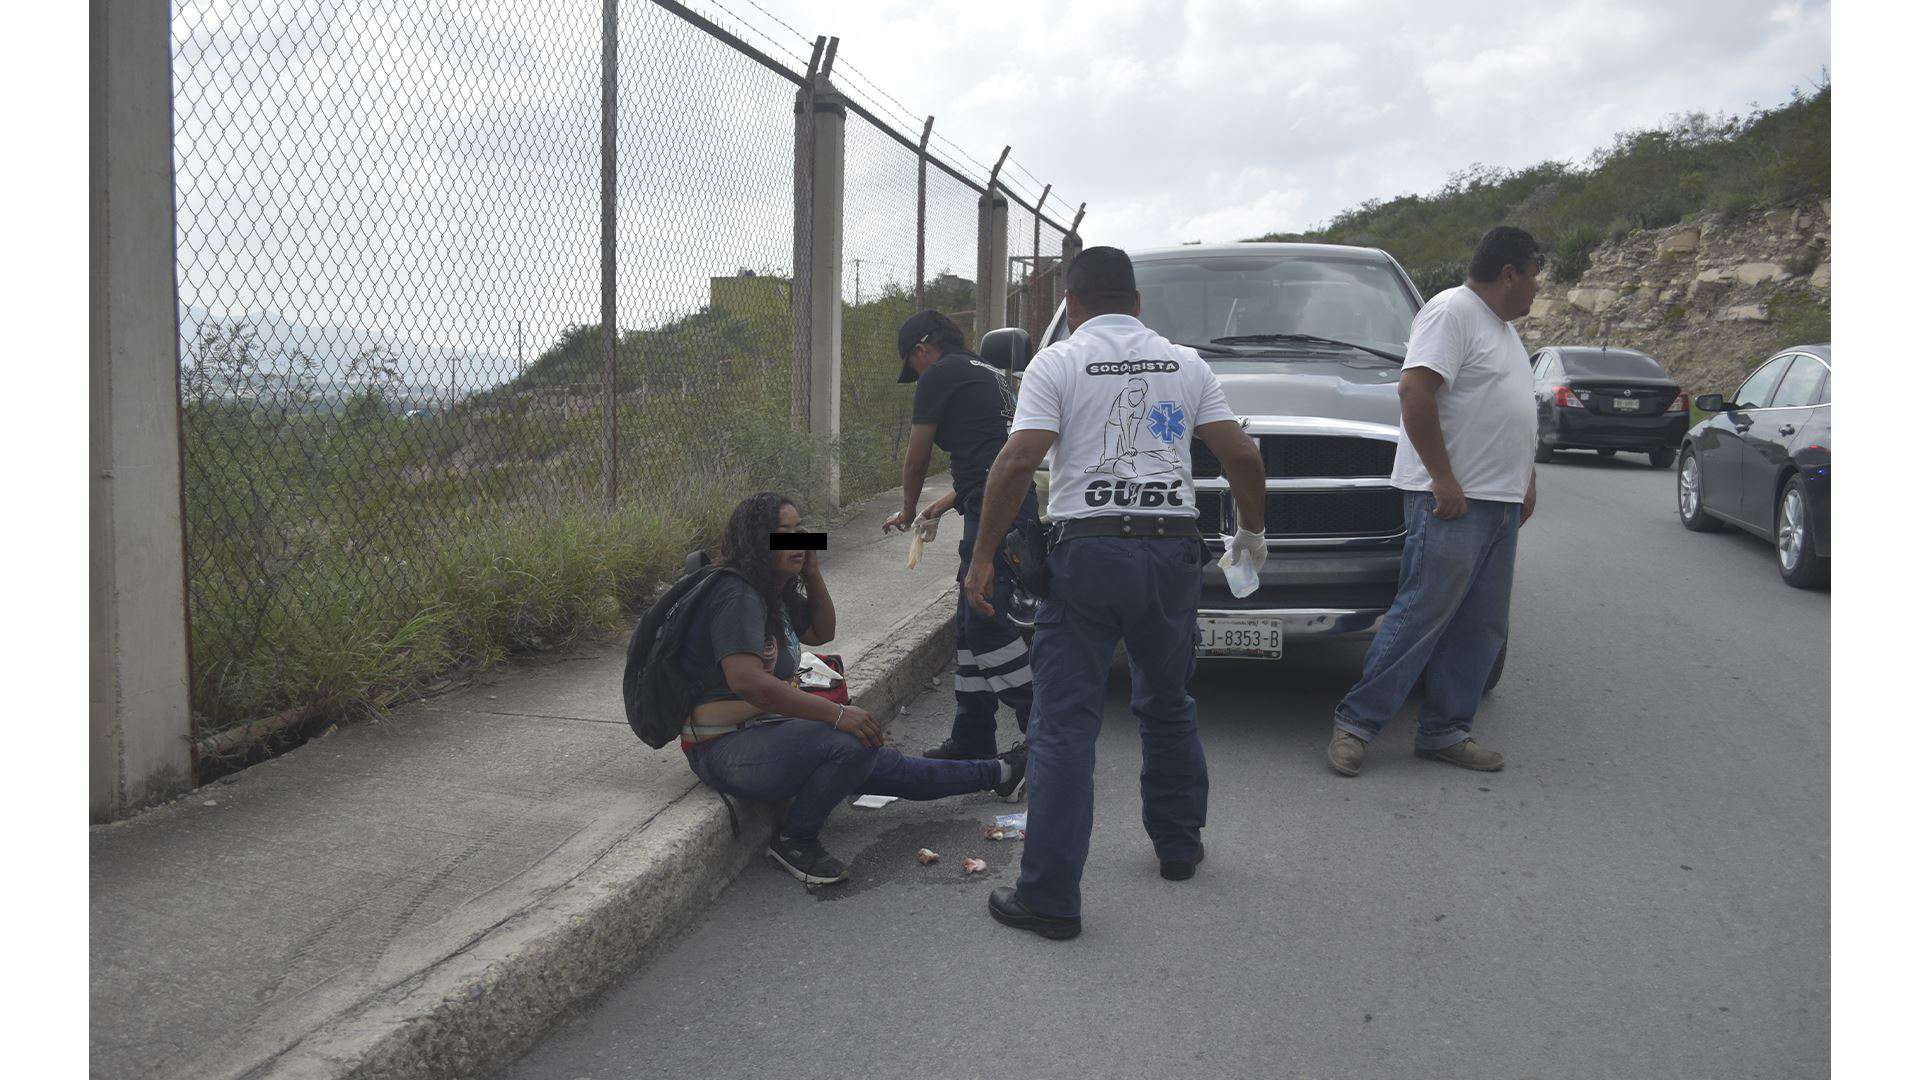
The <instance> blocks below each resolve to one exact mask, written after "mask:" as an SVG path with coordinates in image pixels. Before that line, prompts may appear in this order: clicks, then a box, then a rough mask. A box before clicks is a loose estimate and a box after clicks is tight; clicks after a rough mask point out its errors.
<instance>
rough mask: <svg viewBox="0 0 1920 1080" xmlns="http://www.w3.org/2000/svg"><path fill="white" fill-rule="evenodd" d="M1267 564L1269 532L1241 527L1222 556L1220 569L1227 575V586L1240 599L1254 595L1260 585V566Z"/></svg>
mask: <svg viewBox="0 0 1920 1080" xmlns="http://www.w3.org/2000/svg"><path fill="white" fill-rule="evenodd" d="M1266 564H1267V534H1266V531H1265V530H1262V531H1260V532H1254V531H1253V530H1251V529H1241V530H1239V531H1237V532H1235V533H1234V534H1233V539H1232V540H1231V541H1229V542H1228V544H1227V550H1226V554H1224V555H1221V556H1220V569H1221V570H1222V571H1224V572H1225V573H1226V575H1227V588H1229V589H1231V590H1232V591H1233V595H1234V596H1235V597H1238V598H1240V599H1243V600H1244V599H1246V598H1247V597H1249V596H1252V595H1253V593H1254V590H1256V589H1258V588H1259V587H1260V568H1261V567H1262V566H1265V565H1266Z"/></svg>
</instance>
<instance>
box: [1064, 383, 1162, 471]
mask: <svg viewBox="0 0 1920 1080" xmlns="http://www.w3.org/2000/svg"><path fill="white" fill-rule="evenodd" d="M1148 396H1149V390H1148V388H1147V380H1145V379H1143V378H1141V377H1140V376H1138V375H1135V376H1133V377H1132V378H1129V379H1128V380H1127V385H1126V386H1125V387H1123V388H1122V389H1121V391H1120V392H1119V393H1118V394H1116V395H1114V399H1113V407H1112V408H1110V409H1108V410H1107V429H1106V432H1105V435H1104V441H1103V443H1102V446H1101V452H1100V463H1099V464H1097V465H1093V466H1091V467H1089V468H1088V469H1087V471H1088V472H1090V473H1097V472H1103V473H1111V474H1112V475H1114V476H1116V477H1119V478H1120V479H1122V480H1138V479H1140V478H1141V477H1146V476H1161V475H1164V474H1166V473H1174V474H1178V473H1179V471H1180V456H1179V455H1178V454H1177V453H1175V451H1174V450H1173V448H1172V447H1170V446H1166V445H1164V444H1163V445H1157V446H1156V445H1148V446H1147V447H1145V448H1142V447H1141V445H1140V442H1141V440H1140V427H1141V425H1143V424H1145V423H1146V421H1147V412H1148V410H1149V408H1151V405H1150V403H1149V402H1148V400H1147V398H1148ZM1149 434H1151V432H1149Z"/></svg>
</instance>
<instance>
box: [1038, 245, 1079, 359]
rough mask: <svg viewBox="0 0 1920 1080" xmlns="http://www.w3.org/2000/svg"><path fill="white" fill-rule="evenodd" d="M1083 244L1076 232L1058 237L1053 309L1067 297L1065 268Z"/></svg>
mask: <svg viewBox="0 0 1920 1080" xmlns="http://www.w3.org/2000/svg"><path fill="white" fill-rule="evenodd" d="M1076 220H1077V219H1076ZM1083 246H1085V245H1084V243H1083V242H1082V241H1081V239H1080V234H1079V233H1077V232H1070V233H1068V234H1067V235H1065V236H1063V237H1061V238H1060V272H1059V273H1057V274H1055V275H1053V307H1054V310H1055V311H1058V310H1059V309H1060V301H1062V300H1065V299H1066V298H1067V269H1068V268H1069V267H1071V266H1072V265H1073V260H1074V259H1076V258H1078V257H1079V255H1080V249H1081V248H1082V247H1083ZM1048 318H1052V316H1051V315H1049V316H1048ZM1035 347H1036V348H1037V347H1038V343H1037V342H1036V343H1035Z"/></svg>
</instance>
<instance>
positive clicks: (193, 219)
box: [174, 0, 1829, 381]
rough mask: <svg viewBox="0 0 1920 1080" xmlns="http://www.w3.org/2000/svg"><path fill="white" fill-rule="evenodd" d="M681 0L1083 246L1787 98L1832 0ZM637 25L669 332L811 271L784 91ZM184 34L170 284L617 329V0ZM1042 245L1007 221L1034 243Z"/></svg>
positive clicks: (1279, 212)
mask: <svg viewBox="0 0 1920 1080" xmlns="http://www.w3.org/2000/svg"><path fill="white" fill-rule="evenodd" d="M688 3H689V4H690V6H692V7H694V8H696V9H697V10H700V11H702V12H704V13H707V14H709V15H711V16H712V17H713V18H714V19H715V20H716V21H719V22H721V23H722V24H724V25H728V26H729V27H731V28H733V29H735V31H736V32H738V33H740V34H741V35H742V36H743V37H744V38H746V39H747V40H749V41H751V42H753V43H754V44H755V45H756V46H757V47H760V48H762V49H763V50H764V51H767V52H769V53H770V54H772V55H773V56H775V57H776V58H777V59H779V60H781V61H782V62H783V63H787V64H790V65H792V66H793V67H794V68H796V69H804V67H805V64H806V60H805V57H806V54H807V50H808V48H809V44H810V42H811V39H812V35H814V34H816V33H827V34H834V35H838V36H839V37H840V39H841V45H840V50H839V61H838V66H837V67H836V69H835V72H834V79H835V82H836V83H837V84H838V85H840V86H841V87H842V88H843V89H845V90H848V91H849V92H851V93H853V94H855V95H856V96H858V97H860V98H861V99H862V100H864V101H866V102H868V103H869V104H871V105H872V106H873V107H874V108H875V109H876V110H878V111H882V112H885V113H889V114H894V115H896V116H897V120H896V123H897V126H898V127H899V128H901V129H902V130H904V131H906V132H908V133H909V134H912V135H917V134H918V128H919V120H918V119H917V118H920V117H924V116H925V115H926V114H927V113H933V114H934V115H935V116H936V117H937V122H936V124H935V128H934V130H935V135H936V142H935V146H934V148H935V150H936V151H937V152H939V153H941V154H942V155H944V156H946V157H947V158H949V160H951V161H953V163H954V164H955V165H957V166H959V167H961V168H964V169H966V170H967V171H968V172H969V173H971V174H973V175H975V176H976V178H979V179H984V174H985V171H986V165H985V164H978V163H980V162H991V161H992V160H993V159H994V157H995V156H996V155H997V154H998V153H999V150H1000V147H1001V146H1003V145H1007V144H1011V145H1012V146H1013V148H1014V152H1013V159H1012V160H1013V163H1014V164H1012V165H1010V166H1009V168H1008V170H1007V172H1006V173H1005V174H1004V175H1005V176H1006V177H1008V178H1009V179H1011V180H1013V181H1014V182H1016V183H1017V184H1020V185H1023V186H1024V187H1025V189H1026V190H1027V191H1029V192H1030V194H1029V198H1033V197H1037V195H1038V193H1039V189H1040V187H1041V184H1042V183H1044V182H1048V181H1051V182H1052V183H1054V184H1056V185H1057V187H1056V191H1055V198H1054V199H1053V200H1052V201H1050V202H1049V203H1048V210H1049V212H1050V214H1051V215H1052V216H1054V217H1055V218H1056V219H1058V220H1061V221H1066V220H1069V219H1070V218H1071V214H1072V209H1073V207H1074V206H1075V205H1077V204H1078V203H1079V202H1081V201H1085V202H1086V203H1087V218H1086V223H1085V226H1084V227H1083V229H1082V233H1083V234H1084V235H1085V237H1086V239H1087V241H1088V242H1089V243H1112V244H1119V245H1122V246H1129V247H1139V246H1147V245H1155V244H1171V243H1179V242H1183V241H1191V240H1214V241H1218V240H1237V239H1244V238H1247V237H1251V236H1256V235H1260V234H1262V233H1266V232H1270V231H1275V230H1298V229H1302V228H1305V227H1308V226H1311V225H1314V224H1317V223H1321V222H1324V221H1326V220H1327V219H1328V218H1329V217H1331V216H1332V215H1333V214H1336V213H1338V212H1339V211H1341V210H1344V209H1346V208H1349V207H1352V206H1354V205H1357V204H1359V203H1361V202H1363V201H1365V200H1367V199H1370V198H1387V197H1392V196H1394V195H1399V194H1404V193H1409V192H1428V191H1432V190H1433V189H1435V188H1436V187H1438V186H1439V185H1440V184H1442V183H1443V182H1444V181H1445V180H1446V178H1447V176H1448V175H1449V174H1452V173H1454V172H1457V171H1459V170H1461V169H1463V168H1466V167H1468V166H1470V165H1473V164H1475V163H1487V164H1494V165H1505V166H1525V165H1529V164H1532V163H1534V162H1537V161H1540V160H1543V159H1549V158H1554V159H1562V160H1574V161H1580V160H1584V159H1585V158H1586V157H1587V155H1588V154H1590V153H1591V152H1592V151H1593V149H1594V148H1595V147H1597V146H1600V145H1603V144H1605V143H1607V142H1609V141H1610V140H1611V138H1612V136H1613V135H1614V133H1616V132H1618V131H1621V130H1623V129H1627V128H1632V127H1635V126H1643V125H1653V124H1658V123H1660V122H1662V121H1663V120H1664V119H1666V118H1667V117H1669V116H1672V115H1673V114H1675V113H1678V112H1682V111H1686V110H1692V109H1701V110H1706V111H1708V112H1721V111H1728V112H1743V111H1745V110H1747V109H1749V108H1751V107H1753V106H1754V105H1756V104H1758V105H1774V104H1778V103H1779V102H1780V101H1782V100H1784V99H1785V98H1786V97H1787V95H1788V94H1789V93H1790V92H1791V91H1792V90H1793V89H1794V88H1795V87H1796V86H1798V87H1807V86H1811V85H1812V84H1813V83H1814V82H1816V81H1817V80H1818V79H1819V78H1820V76H1821V72H1822V69H1823V67H1825V66H1826V65H1827V64H1828V62H1829V60H1828V57H1829V32H1828V23H1829V12H1828V7H1827V5H1826V4H1824V3H1810V2H1809V3H1780V4H1769V3H1766V2H1764V0H1762V2H1759V3H1754V2H1746V3H1741V2H1734V0H1707V2H1695V3H1688V2H1684V0H1682V2H1675V0H1667V2H1662V3H1639V2H1613V3H1598V2H1573V3H1562V4H1560V5H1559V6H1557V7H1551V8H1550V7H1547V6H1545V5H1540V6H1536V7H1530V8H1514V9H1513V15H1512V16H1511V17H1510V18H1508V20H1507V21H1506V22H1505V23H1504V24H1500V25H1489V24H1486V23H1484V22H1480V23H1475V22H1470V21H1468V20H1467V19H1466V18H1465V17H1464V16H1462V15H1460V14H1458V9H1451V10H1450V9H1448V8H1447V7H1446V6H1445V5H1436V4H1433V3H1431V0H1422V2H1399V0H1391V2H1386V0H1383V2H1373V3H1339V2H1335V0H1195V2H1192V3H1185V4H1182V3H1173V2H1167V0H859V2H847V3H820V2H812V3H808V2H804V0H688ZM1475 13H1476V14H1481V13H1482V12H1481V11H1480V10H1478V9H1477V10H1476V12H1475ZM620 24H621V30H620V35H621V43H620V84H621V102H622V105H621V110H620V114H619V131H620V137H619V138H620V152H619V171H618V180H617V189H618V192H619V230H618V247H619V256H618V271H617V288H618V293H619V307H620V311H619V319H620V324H621V325H622V326H625V327H637V326H655V325H660V324H662V323H664V322H666V321H668V320H670V319H673V318H675V317H678V316H680V315H684V314H687V313H689V312H691V311H693V310H696V309H698V308H699V307H700V306H701V305H703V304H705V303H707V302H708V299H709V285H708V282H709V279H710V278H712V277H716V276H728V275H732V274H734V273H735V272H737V271H738V270H739V269H740V268H742V267H749V268H752V269H754V270H756V271H761V272H768V273H773V274H785V273H787V272H789V269H790V264H791V262H792V252H793V239H792V207H793V203H792V192H791V186H792V176H793V172H792V146H793V141H792V140H793V106H792V102H793V95H794V87H793V86H792V84H790V83H789V82H787V81H785V80H783V79H782V78H780V77H779V76H778V75H775V74H773V73H771V72H768V71H766V70H765V69H763V68H760V67H757V66H756V65H754V64H753V63H752V62H751V61H749V60H747V59H745V58H743V57H741V56H740V55H739V54H738V53H736V52H734V51H733V50H732V49H730V48H729V47H728V46H726V45H724V44H722V43H721V42H719V41H718V40H717V39H715V38H712V37H709V36H707V35H705V34H704V33H701V32H699V31H697V30H695V29H693V28H692V27H690V26H689V25H688V24H686V23H685V22H683V21H681V20H680V19H678V18H676V17H675V16H673V15H670V14H668V13H667V12H665V10H664V9H662V8H660V7H658V6H657V5H654V4H650V3H647V2H646V0H626V2H624V3H622V4H621V7H620ZM174 33H175V56H174V77H175V80H176V87H177V94H176V100H175V118H176V139H175V148H176V153H177V155H178V161H179V163H180V171H179V174H178V177H177V191H178V198H179V224H180V230H181V240H182V251H181V278H180V295H181V301H182V303H183V304H184V305H188V306H190V307H192V308H194V309H201V310H206V311H210V312H212V313H214V314H215V315H217V316H221V317H237V316H239V315H241V314H250V315H252V316H254V317H255V318H256V321H258V320H260V319H262V318H266V317H271V318H273V319H284V320H286V321H287V322H288V323H290V324H294V326H296V327H305V328H307V329H308V330H313V331H315V333H312V334H305V335H304V336H301V335H300V334H296V333H295V332H294V331H289V332H288V333H287V334H286V335H284V336H286V337H287V338H288V340H284V341H280V342H278V343H276V344H277V345H278V347H279V350H280V351H287V350H290V349H291V348H294V347H295V346H296V345H297V346H298V347H300V348H303V349H307V348H310V347H311V346H312V343H313V342H315V341H319V340H322V339H326V338H328V337H330V336H331V337H338V338H339V339H340V341H339V342H338V343H336V346H337V347H336V348H335V349H334V351H335V352H340V351H342V350H346V351H355V350H357V349H358V348H360V347H361V343H362V342H363V341H364V340H369V338H366V337H365V336H364V335H372V336H373V338H377V339H379V340H385V341H392V342H394V343H395V347H396V348H400V349H401V350H402V351H403V352H407V353H409V354H410V356H409V361H408V366H409V368H411V369H412V370H415V371H435V372H444V371H445V370H446V369H447V366H448V365H445V364H441V363H439V361H438V360H437V359H436V358H435V356H434V355H433V354H432V353H431V350H444V351H453V352H460V353H464V354H465V355H467V356H469V357H472V356H475V355H476V354H480V355H484V356H488V357H492V358H496V359H494V360H491V361H488V364H490V367H489V368H488V369H487V370H486V371H484V372H482V371H480V370H479V369H477V368H476V367H475V366H474V365H471V364H470V365H469V366H468V368H466V369H465V371H464V375H463V381H464V380H465V379H471V378H476V377H483V376H484V378H486V379H488V380H497V379H499V378H504V377H505V376H506V375H507V374H510V372H511V365H510V363H509V362H507V361H506V360H504V359H500V358H514V359H517V358H518V357H520V356H521V355H522V349H523V344H524V348H525V350H526V352H527V354H529V355H531V354H537V353H538V351H539V350H540V349H542V348H544V347H545V346H546V345H547V344H549V343H551V342H552V341H553V340H554V339H555V338H556V336H557V335H558V334H559V333H560V331H561V330H562V328H564V327H566V326H568V325H570V324H576V323H593V322H596V321H598V318H599V202H598V200H599V90H600V87H599V78H600V71H599V65H600V48H599V43H600V40H599V39H600V3H599V0H550V2H548V3H543V4H525V3H516V2H512V0H417V2H414V3H408V4H398V3H393V2H391V0H324V2H323V0H176V5H175V20H174ZM956 144H957V147H958V148H959V151H964V153H965V155H967V156H970V157H971V158H972V159H974V160H973V161H969V160H967V158H966V157H963V156H962V155H961V153H960V152H958V151H956V150H955V149H954V148H953V147H954V146H955V145H956ZM1029 174H1031V176H1029ZM846 180H847V182H846V222H847V230H846V242H845V249H846V250H845V257H846V262H847V267H846V269H847V274H846V280H845V282H844V283H843V288H844V289H845V291H846V293H847V295H848V297H849V298H850V299H851V298H853V297H854V296H856V295H866V296H871V295H873V292H872V291H871V290H874V289H877V288H880V287H883V286H885V285H887V284H888V283H891V284H892V285H894V286H895V287H902V288H907V289H910V288H911V279H912V267H913V259H914V239H913V222H914V157H913V154H912V153H911V152H910V151H907V150H904V149H902V148H901V147H899V146H898V145H896V144H894V143H892V142H889V141H888V140H887V139H886V138H885V137H884V136H883V135H880V134H878V133H876V132H875V131H874V130H873V129H872V128H871V126H870V125H867V124H865V123H864V122H862V121H859V120H858V119H857V118H851V119H850V120H849V124H848V129H847V177H846ZM973 200H974V196H973V194H972V193H971V192H969V191H967V190H966V189H965V188H963V187H961V186H960V185H959V184H958V183H957V182H955V181H951V180H949V179H947V178H945V177H943V176H940V175H939V174H937V173H936V174H934V176H933V179H932V181H931V184H930V189H929V203H928V207H929V237H928V260H927V268H928V272H929V274H930V275H931V274H937V273H938V272H940V271H941V270H943V269H952V270H956V271H958V272H960V273H961V274H963V275H966V276H971V275H972V273H973V246H974V201H973ZM1031 230H1032V222H1031V218H1030V217H1026V216H1025V215H1024V213H1023V212H1022V211H1019V210H1018V208H1015V211H1014V214H1013V220H1012V222H1011V229H1010V232H1011V236H1010V241H1011V247H1012V250H1013V251H1015V252H1026V251H1029V250H1031V245H1032V242H1033V241H1032V231H1031ZM1056 242H1057V240H1056ZM327 327H337V328H340V329H339V332H338V333H337V334H329V333H326V332H321V331H320V329H319V328H327ZM189 333H190V334H191V328H189ZM296 336H298V337H299V341H298V342H295V341H293V340H292V339H293V338H294V337H296ZM422 350H426V351H422ZM412 354H417V355H412Z"/></svg>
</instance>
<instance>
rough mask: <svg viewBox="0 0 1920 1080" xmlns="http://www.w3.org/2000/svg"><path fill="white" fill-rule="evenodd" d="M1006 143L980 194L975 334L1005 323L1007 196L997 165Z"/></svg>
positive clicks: (1004, 155)
mask: <svg viewBox="0 0 1920 1080" xmlns="http://www.w3.org/2000/svg"><path fill="white" fill-rule="evenodd" d="M1012 150H1013V147H1011V146H1009V147H1006V148H1005V149H1002V150H1001V151H1000V160H999V161H996V162H994V165H993V172H991V173H989V174H988V176H987V191H986V194H984V195H982V196H980V236H979V242H978V246H977V249H976V250H977V251H978V252H979V254H978V261H977V262H976V264H975V267H974V275H975V276H974V280H976V281H978V282H979V283H980V284H979V285H978V286H976V287H975V294H974V304H973V306H974V316H973V328H974V333H975V335H976V336H978V335H982V334H985V333H986V332H987V331H989V330H998V329H1000V328H1001V327H1003V326H1005V325H1007V197H1006V196H1005V195H1002V194H1001V193H1000V167H1001V166H1002V165H1005V164H1006V163H1007V154H1008V153H1010V152H1011V151H1012Z"/></svg>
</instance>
